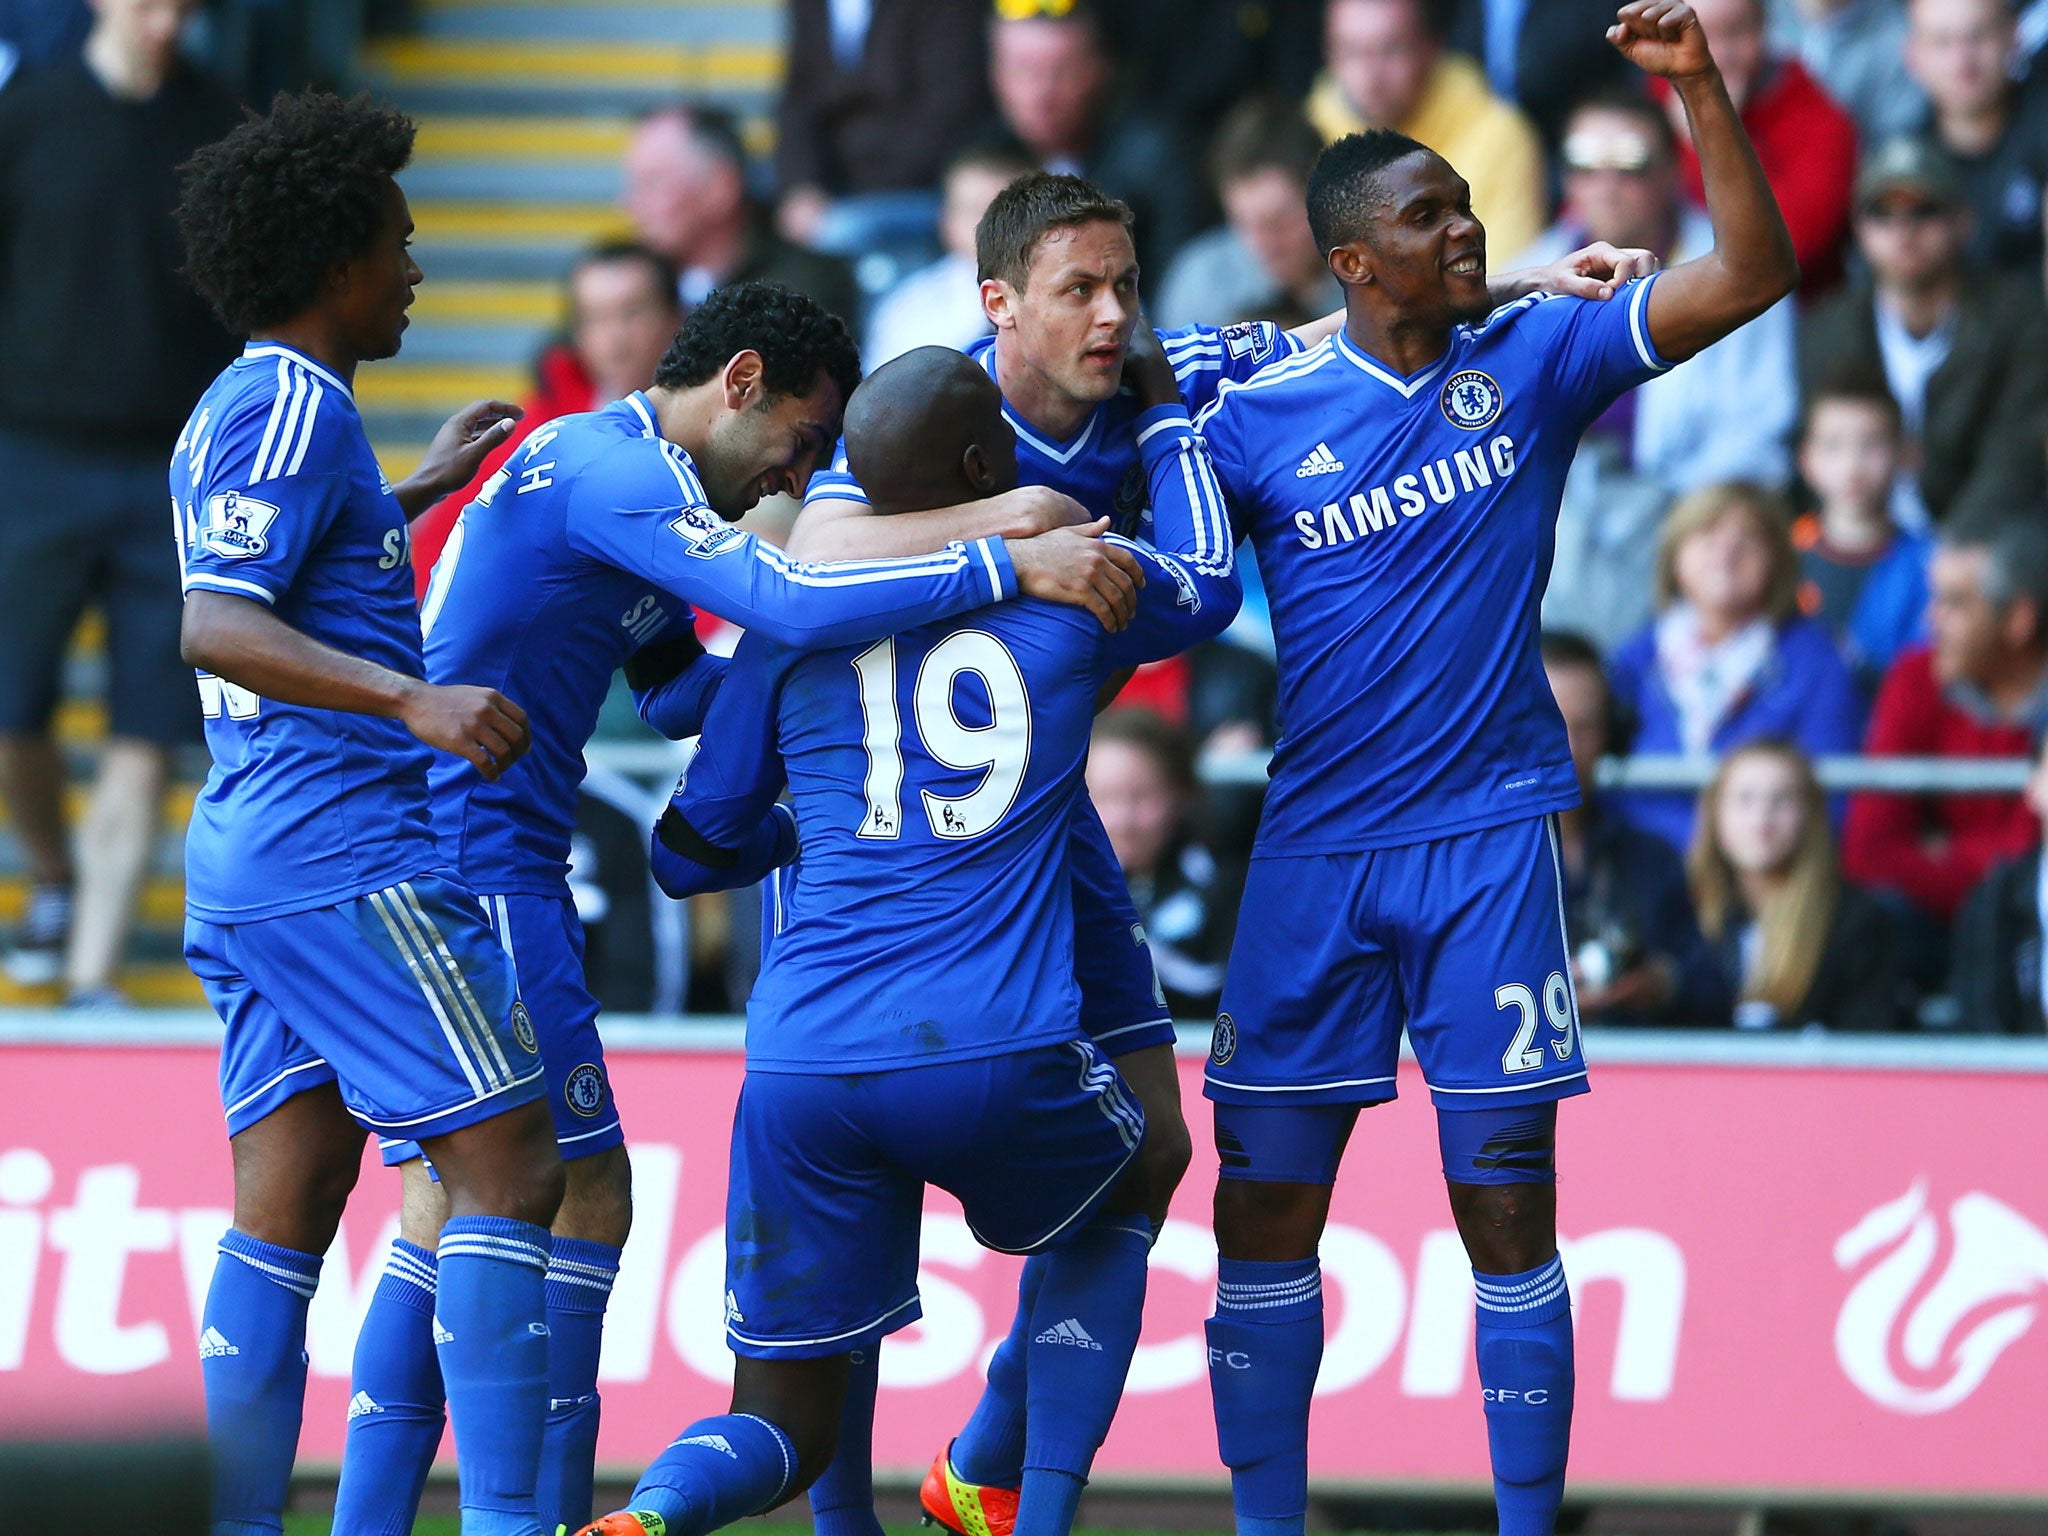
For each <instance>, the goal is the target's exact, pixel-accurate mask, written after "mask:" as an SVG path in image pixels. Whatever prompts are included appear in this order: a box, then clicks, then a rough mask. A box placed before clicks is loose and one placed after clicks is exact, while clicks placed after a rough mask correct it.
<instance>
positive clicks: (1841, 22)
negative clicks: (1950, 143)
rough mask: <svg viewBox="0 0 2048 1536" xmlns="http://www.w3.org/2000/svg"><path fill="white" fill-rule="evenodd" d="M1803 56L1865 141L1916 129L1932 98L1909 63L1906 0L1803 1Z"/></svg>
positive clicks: (1800, 7) (1799, 1) (1799, 6)
mask: <svg viewBox="0 0 2048 1536" xmlns="http://www.w3.org/2000/svg"><path fill="white" fill-rule="evenodd" d="M1795 9H1796V11H1797V14H1798V18H1799V31H1798V37H1799V61H1800V62H1801V63H1802V64H1804V65H1805V66H1806V69H1807V72H1808V73H1809V74H1811V75H1812V76H1813V78H1814V79H1816V80H1818V81H1819V82H1820V83H1821V86H1822V87H1823V88H1824V89H1825V90H1826V91H1827V93H1828V94H1829V95H1830V96H1832V97H1834V99H1835V100H1836V101H1837V102H1839V103H1840V104H1841V106H1842V107H1843V109H1844V110H1845V111H1847V112H1848V114H1849V116H1850V117H1851V118H1852V119H1853V120H1854V121H1855V124H1856V132H1857V136H1858V137H1859V138H1860V139H1861V140H1862V141H1863V142H1864V143H1865V144H1882V143H1883V142H1884V141H1885V140H1886V139H1889V138H1894V137H1896V136H1897V135H1899V134H1902V133H1911V132H1913V131H1914V130H1915V129H1917V128H1918V127H1919V126H1920V124H1921V122H1922V121H1923V120H1924V119H1925V116H1926V113H1927V98H1926V97H1925V96H1924V95H1922V94H1921V92H1920V87H1919V86H1918V85H1917V84H1915V83H1914V80H1913V76H1912V74H1911V73H1910V72H1909V71H1908V70H1907V68H1906V57H1905V55H1906V5H1905V0H1797V5H1796V7H1795Z"/></svg>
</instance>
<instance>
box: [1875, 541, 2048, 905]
mask: <svg viewBox="0 0 2048 1536" xmlns="http://www.w3.org/2000/svg"><path fill="white" fill-rule="evenodd" d="M1930 585H1931V586H1932V588H1933V592H1934V597H1933V601H1932V602H1931V603H1930V605H1929V607H1928V628H1929V630H1930V631H1931V632H1932V635H1933V642H1932V644H1931V645H1930V646H1929V647H1928V648H1927V649H1925V650H1911V651H1908V652H1906V653H1905V654H1904V655H1903V656H1901V657H1900V658H1899V659H1898V660H1897V661H1896V662H1895V663H1893V665H1892V669H1891V671H1890V673H1889V674H1887V675H1886V677H1885V680H1884V686H1883V687H1882V688H1881V689H1879V690H1878V695H1877V703H1876V705H1875V706H1874V707H1873V709H1872V711H1871V717H1870V732H1869V735H1868V736H1867V737H1866V738H1865V741H1864V746H1863V749H1864V751H1865V752H1868V753H1870V754H1872V755H1874V756H1881V757H2020V758H2023V757H2026V756H2028V755H2029V753H2030V752H2031V751H2032V747H2033V742H2034V740H2035V739H2036V738H2037V737H2039V736H2040V735H2041V733H2042V732H2043V731H2044V729H2048V529H2044V528H2043V527H2042V525H2041V522H2040V520H2039V518H2038V516H2037V515H2026V516H2020V517H2011V518H2006V519H2002V520H1984V521H1972V522H1969V523H1962V524H1955V525H1951V526H1949V527H1946V528H1944V529H1943V530H1942V532H1941V537H1940V541H1939V543H1938V544H1937V546H1936V548H1935V551H1934V563H1933V567H1932V571H1931V574H1930ZM2036 831H2037V829H2036V826H2035V823H2034V818H2033V817H2032V816H2031V815H2030V814H2029V813H2028V810H2027V806H2026V802H2025V801H2024V800H2022V799H2021V798H2020V797H2019V796H2018V795H1999V794H1957V793H1929V794H1893V793H1879V792H1877V791H1872V790H1866V791H1864V792H1863V793H1860V794H1856V795H1852V796H1850V798H1849V820H1848V826H1847V830H1846V832H1845V834H1844V837H1843V843H1842V864H1843V867H1844V869H1846V870H1847V872H1848V874H1849V877H1850V878H1851V879H1853V880H1856V881H1859V882H1860V883H1862V884H1864V885H1867V886H1869V887H1871V888H1872V889H1873V890H1880V891H1890V892H1894V893H1896V894H1897V895H1898V896H1900V897H1902V898H1903V899H1904V900H1905V901H1906V902H1907V903H1908V904H1909V905H1910V906H1911V907H1912V908H1913V909H1915V910H1917V911H1918V912H1920V913H1921V914H1923V915H1924V916H1925V917H1927V918H1929V919H1931V920H1933V921H1934V922H1936V923H1946V922H1948V921H1949V920H1950V919H1951V918H1952V917H1953V916H1954V915H1955V911H1956V909H1957V908H1958V907H1959V906H1961V905H1962V901H1963V897H1964V896H1965V895H1967V894H1968V893H1969V890H1970V888H1971V887H1972V886H1973V885H1975V884H1976V883H1977V882H1978V881H1979V880H1981V879H1983V878H1984V874H1985V872H1986V871H1987V870H1989V869H1990V868H1991V866H1992V865H1993V864H1995V863H1997V862H1998V861H1999V860H2000V859H2010V858H2017V857H2018V856H2019V855H2020V854H2022V853H2024V852H2025V851H2026V850H2027V849H2028V848H2029V847H2031V846H2032V845H2033V842H2034V839H2035V835H2036Z"/></svg>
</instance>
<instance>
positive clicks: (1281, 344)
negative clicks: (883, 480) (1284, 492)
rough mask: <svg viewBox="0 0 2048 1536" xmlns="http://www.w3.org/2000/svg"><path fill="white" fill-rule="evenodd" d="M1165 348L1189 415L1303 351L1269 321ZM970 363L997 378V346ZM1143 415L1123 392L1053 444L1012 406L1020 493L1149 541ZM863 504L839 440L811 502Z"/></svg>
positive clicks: (1166, 334) (978, 346)
mask: <svg viewBox="0 0 2048 1536" xmlns="http://www.w3.org/2000/svg"><path fill="white" fill-rule="evenodd" d="M1159 341H1160V344H1161V345H1162V346H1163V347H1164V348H1165V349H1166V356H1167V360H1168V361H1169V362H1171V363H1172V364H1173V375H1174V377H1175V378H1176V379H1178V380H1179V381H1180V392H1181V399H1182V400H1183V401H1185V402H1186V404H1187V408H1188V410H1189V411H1190V412H1191V413H1192V412H1195V411H1199V410H1201V409H1202V408H1203V407H1204V406H1206V405H1208V404H1209V403H1210V402H1211V401H1212V400H1214V399H1215V398H1216V392H1217V390H1218V388H1220V387H1221V386H1222V385H1223V384H1225V383H1229V382H1234V381H1242V380H1245V379H1249V378H1251V377H1252V376H1253V375H1254V374H1255V373H1257V372H1258V371H1259V370H1260V369H1261V368H1264V367H1265V366H1266V365H1267V364H1268V363H1272V362H1275V361H1277V360H1278V359H1280V358H1283V357H1289V356H1292V355H1293V354H1294V353H1295V352H1297V351H1298V350H1299V349H1300V345H1301V344H1300V343H1299V342H1298V341H1296V340H1295V339H1294V337H1292V336H1290V335H1289V334H1288V333H1287V332H1285V331H1283V330H1281V329H1280V328H1279V327H1278V326H1276V325H1274V324H1272V323H1271V322H1270V321H1264V320H1257V321H1246V322H1245V323H1243V324H1241V325H1228V326H1223V327H1221V328H1218V327H1216V326H1207V325H1198V326H1191V327H1189V328H1188V329H1186V330H1181V331H1161V332H1160V333H1159ZM967 355H968V356H969V357H971V358H973V359H974V360H975V361H976V362H978V363H980V364H981V366H982V367H983V368H985V369H986V370H987V371H988V376H989V377H990V378H994V377H995V376H996V339H995V338H994V337H993V336H987V337H984V338H982V339H981V340H980V341H977V342H976V343H975V344H974V345H973V346H971V347H969V348H968V349H967ZM1141 409H1142V407H1141V406H1140V405H1139V403H1138V399H1137V396H1136V395H1134V394H1132V393H1131V392H1130V391H1129V390H1119V391H1118V392H1117V393H1116V394H1114V395H1112V396H1111V397H1110V398H1109V399H1107V400H1105V401H1103V402H1102V403H1101V404H1100V405H1098V406H1096V407H1095V409H1094V410H1093V411H1091V412H1089V413H1088V419H1087V420H1086V421H1084V422H1083V423H1082V424H1081V426H1080V427H1079V429H1078V430H1076V431H1075V433H1074V435H1073V436H1072V437H1071V438H1069V439H1068V440H1067V441H1066V442H1064V443H1059V442H1054V441H1052V440H1051V439H1050V438H1048V437H1047V436H1046V435H1045V434H1044V433H1042V432H1040V431H1039V430H1038V429H1037V428H1036V427H1034V426H1032V425H1031V423H1030V422H1028V421H1026V420H1025V419H1024V418H1023V417H1022V416H1020V415H1018V414H1017V413H1016V411H1014V410H1012V409H1011V407H1010V404H1009V402H1008V401H1007V400H1006V401H1004V402H1003V415H1004V416H1005V417H1007V418H1008V419H1009V423H1010V425H1011V426H1012V427H1013V428H1015V429H1016V433H1017V480H1018V483H1019V484H1021V485H1048V486H1051V487H1052V488H1053V489H1054V490H1056V491H1063V492H1065V493H1066V494H1067V495H1069V496H1071V497H1073V498H1074V500H1076V501H1078V502H1079V503H1081V505H1082V506H1084V507H1086V508H1087V509H1088V512H1089V514H1090V515H1091V516H1093V517H1107V518H1109V519H1110V520H1111V521H1110V527H1111V528H1112V529H1113V530H1114V531H1116V532H1117V533H1121V534H1123V535H1125V536H1126V537H1129V538H1140V537H1142V538H1150V537H1151V536H1152V535H1151V528H1150V517H1151V512H1150V508H1149V506H1148V505H1147V501H1148V497H1147V491H1146V480H1145V467H1144V465H1143V464H1141V463H1140V462H1139V458H1138V443H1137V436H1136V433H1135V431H1134V427H1135V425H1136V423H1137V420H1138V416H1139V413H1140V411H1141ZM827 499H832V500H844V501H866V500H867V494H866V492H864V491H862V490H861V488H860V482H859V481H858V480H856V479H855V478H854V477H853V476H852V474H851V473H849V472H848V470H847V467H846V444H845V442H844V440H842V441H841V442H840V444H839V447H838V450H837V451H836V452H835V453H834V454H833V457H832V464H831V466H830V468H829V469H825V470H820V471H819V472H818V473H817V474H815V475H813V476H812V477H811V483H810V485H809V487H808V488H807V489H806V491H805V494H804V500H805V501H806V502H811V501H822V500H827Z"/></svg>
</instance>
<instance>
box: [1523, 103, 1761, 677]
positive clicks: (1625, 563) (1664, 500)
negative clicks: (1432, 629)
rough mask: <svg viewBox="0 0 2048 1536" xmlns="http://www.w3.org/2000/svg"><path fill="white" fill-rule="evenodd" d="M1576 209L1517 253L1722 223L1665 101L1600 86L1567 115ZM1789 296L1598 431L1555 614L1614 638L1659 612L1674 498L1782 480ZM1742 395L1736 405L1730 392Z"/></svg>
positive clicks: (1571, 519)
mask: <svg viewBox="0 0 2048 1536" xmlns="http://www.w3.org/2000/svg"><path fill="white" fill-rule="evenodd" d="M1561 158H1562V162H1563V166H1564V208H1563V211H1562V213H1561V214H1560V216H1559V218H1558V221H1557V222H1556V223H1555V224H1553V225H1552V226H1551V227H1550V228H1549V229H1548V230H1546V231H1545V232H1544V234H1543V236H1542V238H1541V239H1539V240H1538V241H1537V242H1536V244H1535V245H1534V246H1532V247H1530V248H1529V249H1528V250H1527V251H1525V252H1523V253H1522V254H1521V255H1520V256H1518V257H1516V258H1515V259H1516V261H1518V262H1519V261H1544V262H1548V261H1553V260H1555V259H1557V258H1558V257H1560V256H1563V255H1564V254H1565V253H1566V252H1567V251H1570V250H1572V249H1574V248H1575V247H1577V246H1579V245H1582V244H1584V243H1585V242H1586V241H1588V240H1611V241H1614V242H1616V243H1618V244H1623V245H1629V246H1641V247H1645V248H1647V249H1649V250H1652V251H1655V252H1656V253H1657V255H1658V256H1659V257H1661V258H1662V259H1663V261H1664V263H1665V264H1666V265H1667V266H1669V265H1674V264H1676V263H1678V262H1681V261H1685V260H1689V259H1690V258H1692V257H1694V256H1698V255H1701V254H1703V253H1704V252H1706V251H1707V250H1709V249H1710V248H1711V247H1712V246H1713V243H1714V232H1713V228H1712V226H1711V225H1709V224H1708V222H1707V216H1706V215H1705V214H1704V213H1702V212H1701V211H1700V210H1699V209H1698V208H1696V207H1694V206H1693V205H1692V203H1691V202H1690V201H1689V200H1688V199H1687V197H1686V195H1685V190H1684V186H1683V184H1682V182H1681V181H1680V179H1679V174H1678V164H1677V158H1676V145H1675V142H1674V139H1673V136H1672V132H1671V125H1670V123H1669V122H1668V121H1667V120H1666V118H1665V116H1664V114H1663V113H1662V112H1661V111H1659V110H1658V108H1657V107H1656V106H1655V105H1654V104H1653V103H1651V102H1649V101H1647V100H1646V99H1644V98H1643V97H1641V96H1639V95H1634V94H1629V93H1623V92H1612V93H1608V94H1604V95H1600V96H1594V97H1591V98H1589V99H1588V100H1586V101H1585V102H1583V103H1582V104H1581V105H1580V106H1579V107H1578V108H1576V109H1575V110H1574V111H1573V112H1572V115H1571V117H1570V118H1569V119H1568V120H1567V124H1566V129H1565V136H1564V143H1563V146H1562V149H1561ZM1796 356H1797V334H1796V321H1795V318H1794V315H1793V308H1792V303H1791V301H1790V300H1789V299H1788V300H1786V301H1785V302H1783V303H1781V304H1778V305H1776V306H1775V307H1773V308H1772V309H1770V310H1768V311H1766V312H1765V313H1764V314H1762V315H1760V316H1759V317H1758V318H1756V319H1755V320H1752V321H1751V322H1750V323H1749V324H1748V325H1745V326H1743V327H1742V328H1741V329H1740V330H1738V331H1735V332H1734V333H1733V334H1731V335H1729V336H1726V337H1724V338H1722V339H1721V340H1720V341H1717V342H1715V343H1714V344H1713V345H1712V346H1710V347H1708V348H1707V349H1706V350H1705V351H1703V352H1700V353H1698V354H1697V355H1695V356H1693V357H1691V358H1689V359H1687V360H1686V361H1685V362H1682V363H1680V364H1679V365H1678V366H1677V367H1675V368H1673V369H1671V370H1670V371H1669V372H1667V373H1664V374H1661V375H1659V376H1658V377H1657V378H1654V379H1651V380H1650V381H1649V382H1648V383H1646V384H1643V385H1641V386H1640V387H1639V388H1636V389H1634V390H1631V391H1630V392H1629V393H1627V394H1625V395H1623V396H1622V397H1621V398H1620V399H1619V400H1617V401H1616V402H1615V403H1614V404H1613V405H1612V406H1611V407H1609V409H1608V410H1607V411H1606V412H1605V414H1603V415H1602V416H1601V417H1600V419H1599V420H1598V421H1596V422H1595V423H1594V424H1593V426H1592V427H1591V428H1590V429H1589V430H1588V431H1587V433H1586V435H1585V437H1584V438H1583V439H1582V440H1581V442H1580V445H1579V450H1578V453H1577V455H1576V456H1575V458H1574V460H1573V464H1572V471H1571V475H1570V477H1569V478H1568V479H1567V481H1566V484H1565V495H1564V502H1563V505H1562V507H1561V508H1560V511H1559V516H1558V527H1557V557H1556V560H1555V563H1554V564H1553V566H1552V568H1551V579H1550V590H1549V591H1548V593H1546V594H1545V597H1544V602H1543V612H1544V617H1545V619H1546V621H1548V622H1550V623H1552V624H1557V625H1561V626H1566V627H1569V628H1571V629H1573V630H1576V631H1577V632H1579V633H1581V634H1585V635H1588V636H1590V637H1591V638H1593V639H1594V640H1596V641H1598V642H1599V643H1600V644H1601V645H1602V646H1603V647H1612V646H1615V645H1618V644H1620V643H1621V642H1622V641H1623V640H1624V639H1626V638H1628V637H1629V636H1631V635H1633V634H1634V633H1635V632H1636V631H1637V630H1638V629H1639V628H1641V627H1642V625H1643V624H1644V623H1645V622H1647V621H1648V619H1649V617H1650V591H1651V586H1652V581H1651V568H1652V566H1653V564H1654V562H1655V558H1656V549H1657V528H1658V526H1659V525H1660V524H1661V523H1662V521H1663V518H1664V514H1665V512H1666V510H1667V509H1668V508H1669V507H1670V505H1671V501H1672V498H1674V497H1676V496H1680V495H1683V494H1685V493H1686V492H1688V491H1694V490H1698V489H1700V488H1701V487H1703V486H1708V485H1717V484H1721V483H1723V482H1726V481H1730V480H1752V481H1756V482H1758V483H1760V484H1764V485H1768V486H1773V487H1776V486H1782V485H1784V484H1785V482H1786V479H1787V478H1788V476H1789V474H1790V471H1791V462H1790V458H1789V456H1788V454H1787V452H1786V446H1785V444H1786V439H1787V438H1788V437H1789V436H1790V435H1791V432H1792V427H1793V420H1794V416H1795V414H1796V412H1797V410H1798V401H1797V396H1798V385H1797V377H1798V375H1797V370H1796V366H1795V358H1796ZM1734 400H1740V401H1741V402H1742V408H1741V409H1740V410H1731V409H1730V408H1729V402H1730V401H1734Z"/></svg>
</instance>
